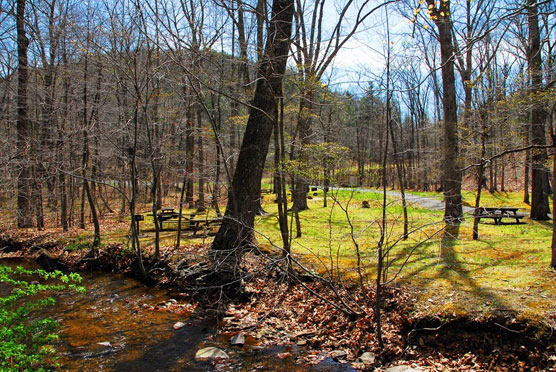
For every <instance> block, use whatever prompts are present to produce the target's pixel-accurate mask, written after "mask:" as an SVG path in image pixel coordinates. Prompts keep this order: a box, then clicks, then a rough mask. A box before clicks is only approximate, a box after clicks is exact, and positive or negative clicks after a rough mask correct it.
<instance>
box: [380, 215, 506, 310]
mask: <svg viewBox="0 0 556 372" xmlns="http://www.w3.org/2000/svg"><path fill="white" fill-rule="evenodd" d="M459 235H460V225H459V224H456V225H446V226H445V228H444V231H443V233H442V237H441V239H440V242H438V241H431V242H427V243H425V244H423V245H421V247H420V248H419V250H416V251H414V252H412V249H413V248H412V246H406V247H404V249H403V250H401V251H400V252H398V253H397V254H396V256H394V257H392V260H391V261H390V263H391V264H392V263H395V262H403V261H404V260H405V257H407V255H408V254H410V253H411V254H413V255H414V256H415V257H413V258H411V259H410V260H408V261H407V265H410V264H412V263H417V264H418V263H419V261H420V260H424V259H432V258H438V259H436V260H434V262H430V263H428V264H420V265H418V267H416V268H412V270H411V271H409V270H408V271H406V272H405V273H403V270H402V273H403V279H402V280H401V282H402V283H404V282H406V283H407V282H410V281H411V280H412V279H415V278H419V277H420V275H421V274H422V273H424V272H427V271H429V270H430V271H432V272H434V273H435V274H434V275H432V276H431V277H430V282H431V283H432V282H434V281H435V280H445V281H447V282H448V283H450V285H451V287H452V288H453V289H454V290H456V291H458V292H460V293H470V294H472V296H473V297H474V298H477V299H481V300H482V301H484V302H487V301H488V302H489V303H490V304H491V306H493V307H494V308H495V309H499V310H510V311H513V309H511V308H509V306H508V304H507V303H506V302H505V301H504V300H503V299H502V298H500V297H499V296H498V295H497V294H496V293H495V292H493V291H492V290H489V289H488V288H485V287H484V286H481V285H480V284H479V283H478V282H477V281H476V280H475V279H474V278H473V277H472V275H473V273H475V272H477V271H480V270H481V269H482V268H487V267H489V266H493V265H494V266H497V265H498V264H499V263H501V262H502V259H497V260H495V261H494V262H493V261H492V259H491V260H490V261H488V262H485V263H477V262H472V263H464V262H462V261H461V259H460V258H459V257H458V254H457V252H456V249H455V248H456V244H457V242H458V239H459ZM438 243H440V252H439V254H438V256H436V255H431V254H430V253H428V252H430V249H429V248H431V247H432V246H434V245H436V244H438ZM486 244H487V245H489V248H485V249H486V250H488V249H494V247H495V245H494V243H492V242H486ZM469 265H473V267H474V268H471V269H470V268H468V267H467V266H469ZM435 268H438V269H437V270H434V269H435ZM404 270H406V269H404ZM433 270H434V271H433ZM424 282H425V281H423V283H424ZM423 287H427V284H424V285H423ZM463 305H465V304H463Z"/></svg>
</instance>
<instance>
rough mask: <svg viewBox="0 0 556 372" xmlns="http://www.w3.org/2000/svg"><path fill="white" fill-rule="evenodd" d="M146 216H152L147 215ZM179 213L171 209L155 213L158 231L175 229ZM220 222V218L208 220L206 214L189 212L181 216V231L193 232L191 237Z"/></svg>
mask: <svg viewBox="0 0 556 372" xmlns="http://www.w3.org/2000/svg"><path fill="white" fill-rule="evenodd" d="M148 216H153V214H152V213H149V214H148ZM198 216H204V217H205V218H196V217H198ZM179 217H180V214H179V212H177V211H175V210H174V209H173V208H163V209H161V210H160V211H159V212H157V213H156V219H157V220H158V223H159V224H160V230H167V229H170V228H174V229H177V228H178V223H179V221H180V220H179ZM221 222H222V217H215V218H208V217H207V216H206V212H201V211H198V212H191V213H187V215H184V214H182V216H181V227H182V229H183V230H189V231H193V235H196V234H197V231H199V230H202V229H203V228H207V227H211V226H215V225H218V224H220V223H221Z"/></svg>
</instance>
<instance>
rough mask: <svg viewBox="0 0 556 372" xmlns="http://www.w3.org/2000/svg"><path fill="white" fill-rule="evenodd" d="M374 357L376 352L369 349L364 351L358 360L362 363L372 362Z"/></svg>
mask: <svg viewBox="0 0 556 372" xmlns="http://www.w3.org/2000/svg"><path fill="white" fill-rule="evenodd" d="M375 359H376V354H375V353H371V352H370V351H367V352H364V353H363V354H361V356H360V357H359V361H360V362H361V363H364V364H373V363H374V362H375Z"/></svg>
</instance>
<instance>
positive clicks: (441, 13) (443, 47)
mask: <svg viewBox="0 0 556 372" xmlns="http://www.w3.org/2000/svg"><path fill="white" fill-rule="evenodd" d="M427 3H428V4H429V6H432V13H431V15H432V17H434V22H435V23H436V26H437V28H438V41H439V42H440V56H441V63H442V106H443V108H444V149H443V152H444V174H443V181H444V201H445V209H444V220H445V221H446V222H447V223H457V222H460V221H461V220H462V219H463V209H462V200H461V178H462V175H461V172H460V171H459V167H458V153H459V144H458V136H457V121H458V116H457V104H456V86H455V82H456V79H455V76H454V46H453V39H452V21H451V17H452V16H451V14H450V1H449V0H448V1H441V2H440V5H439V7H438V8H436V7H435V2H434V1H433V0H427Z"/></svg>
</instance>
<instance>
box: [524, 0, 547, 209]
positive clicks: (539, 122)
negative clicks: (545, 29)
mask: <svg viewBox="0 0 556 372" xmlns="http://www.w3.org/2000/svg"><path fill="white" fill-rule="evenodd" d="M527 19H528V24H529V48H528V50H527V63H528V65H529V74H530V76H531V100H532V101H533V102H532V109H531V117H530V119H531V144H532V145H539V146H544V145H546V135H545V123H544V122H545V120H546V113H545V111H544V110H543V108H542V105H541V102H539V101H540V99H539V97H537V95H536V93H537V92H538V91H539V90H540V89H541V88H542V61H541V46H540V31H539V23H538V11H537V4H536V0H527ZM547 159H548V155H547V152H546V149H534V150H533V151H532V161H533V165H532V169H531V171H532V177H531V181H532V182H531V183H532V188H531V218H532V219H535V220H547V219H548V213H550V207H549V205H548V188H549V187H548V185H547V179H548V177H547V174H546V173H547V170H546V168H545V166H544V163H545V161H546V160H547Z"/></svg>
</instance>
